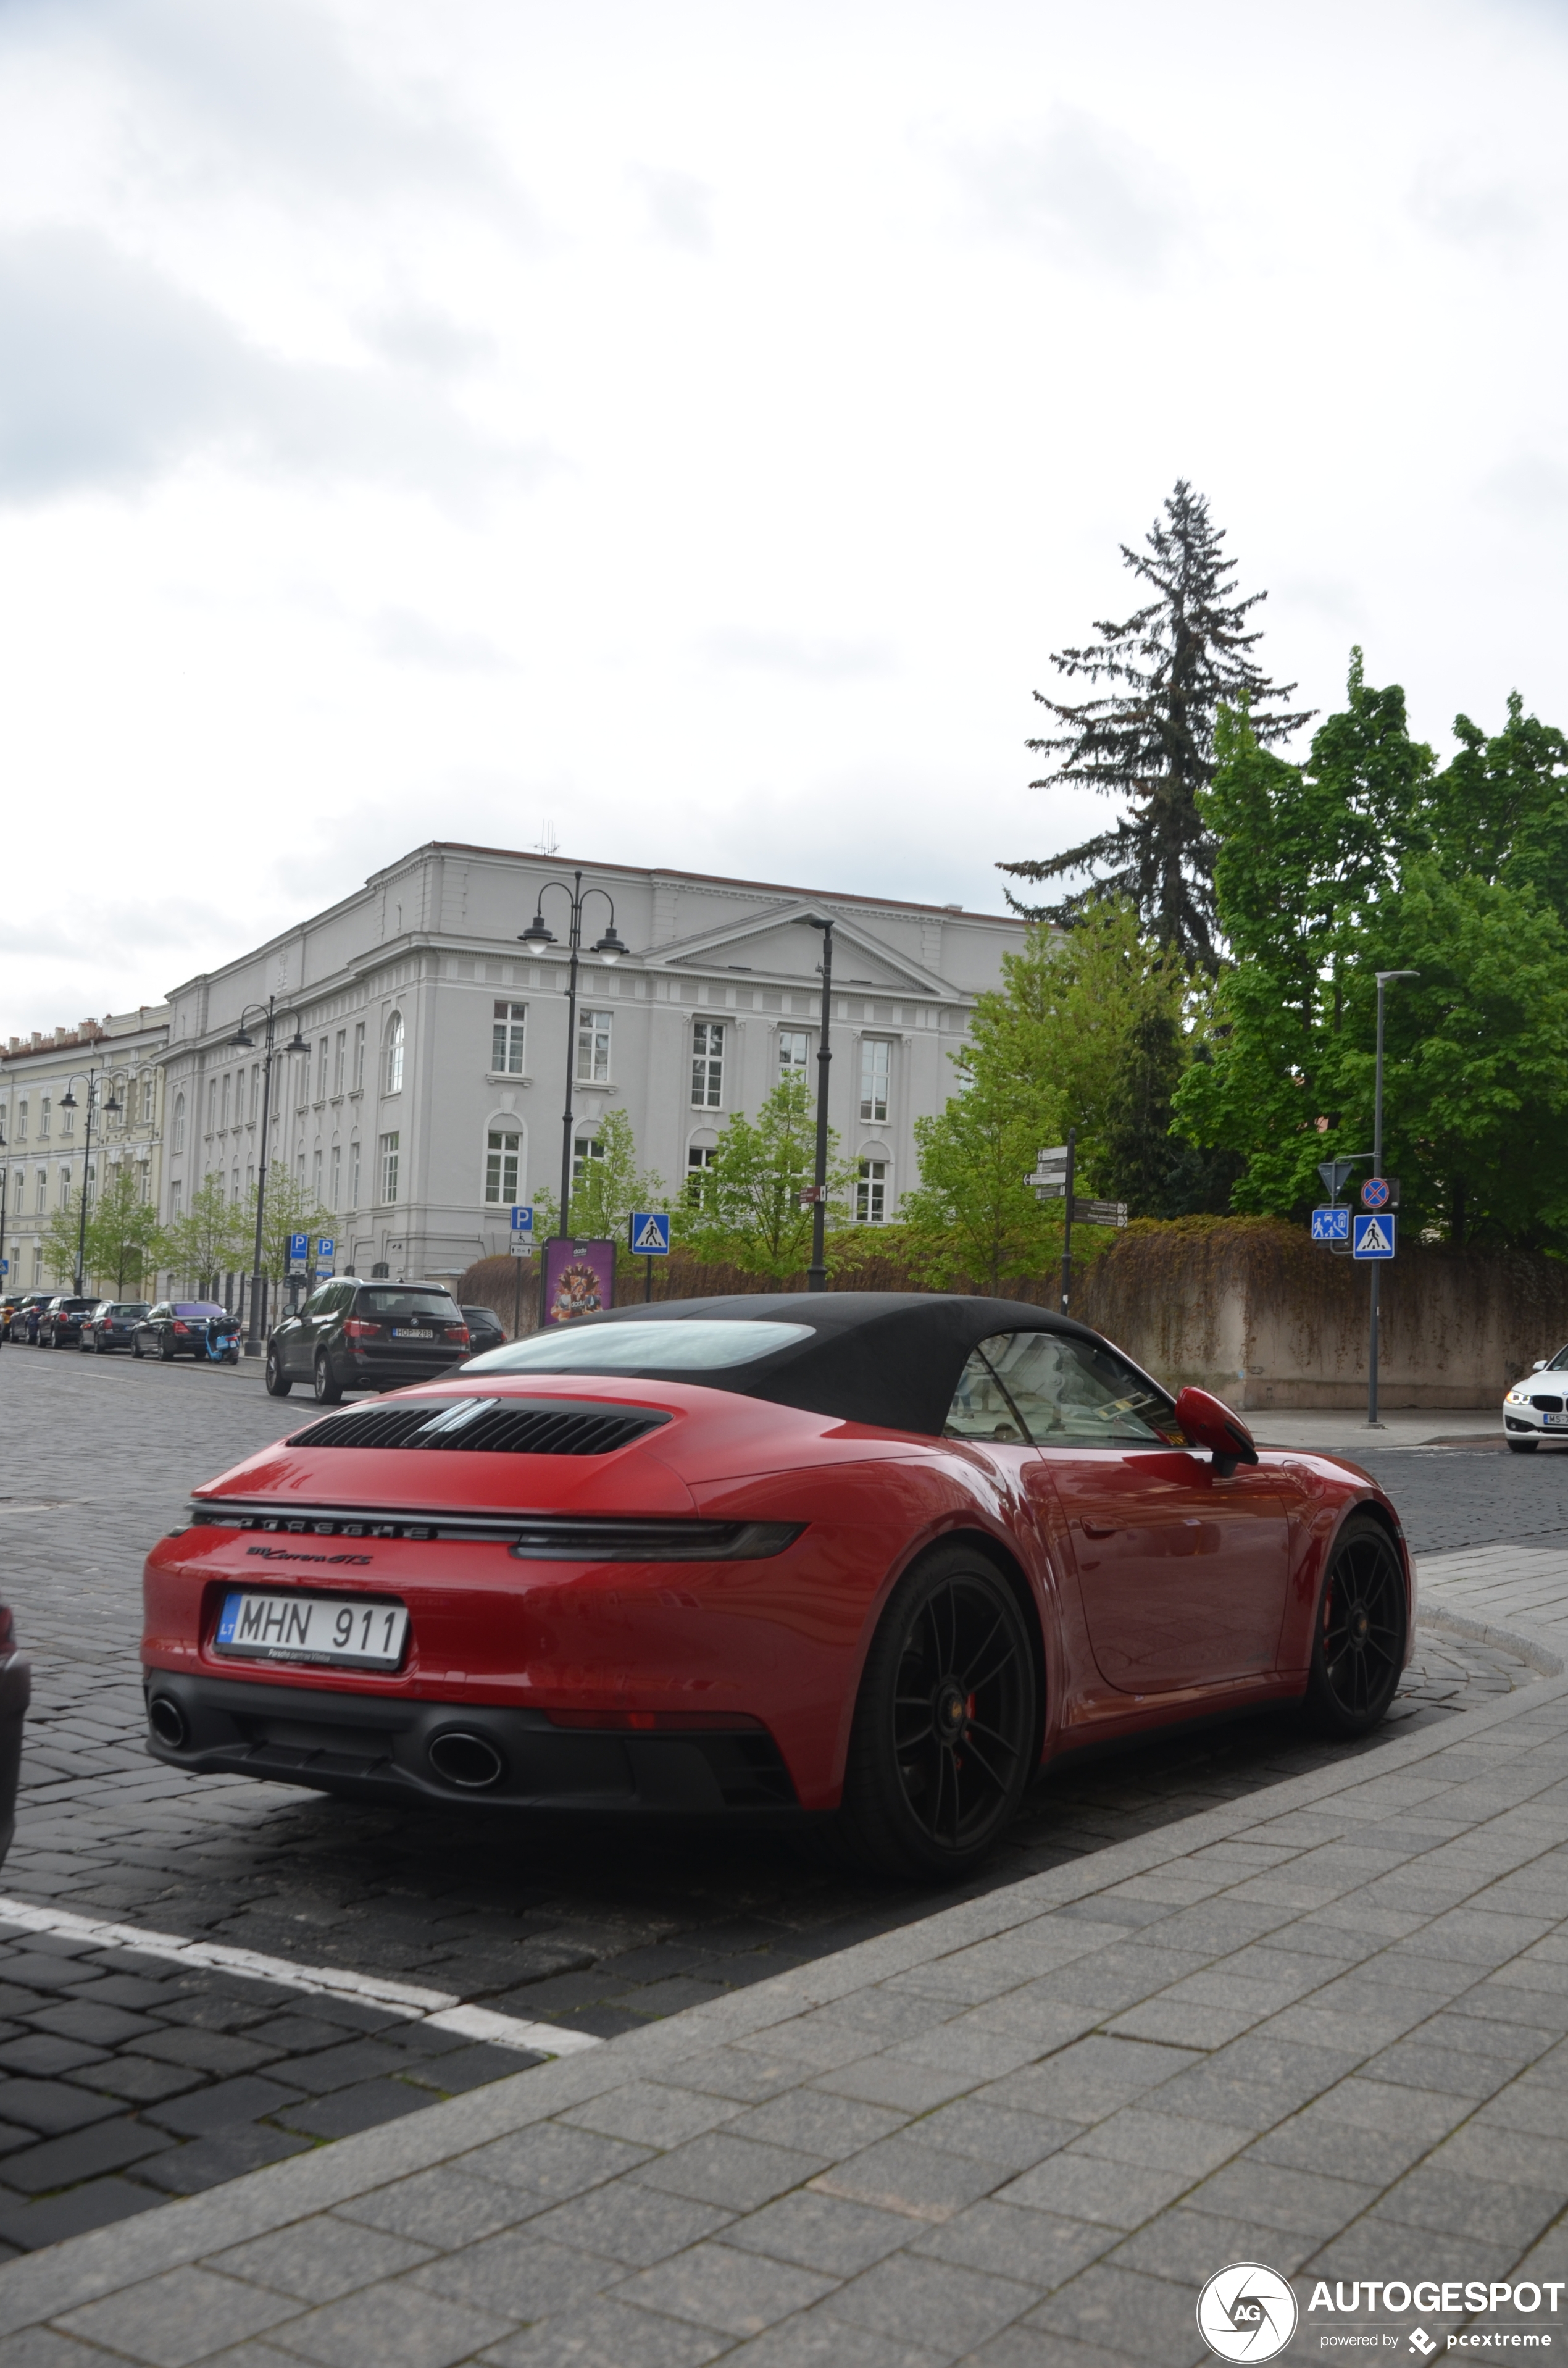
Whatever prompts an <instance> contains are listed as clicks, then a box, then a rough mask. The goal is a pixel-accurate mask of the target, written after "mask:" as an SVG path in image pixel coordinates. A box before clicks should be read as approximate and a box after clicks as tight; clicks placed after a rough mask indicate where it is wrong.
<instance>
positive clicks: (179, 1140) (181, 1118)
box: [169, 1094, 185, 1151]
mask: <svg viewBox="0 0 1568 2368" xmlns="http://www.w3.org/2000/svg"><path fill="white" fill-rule="evenodd" d="M169 1148H170V1149H171V1150H172V1151H183V1150H184V1149H185V1096H184V1095H183V1094H176V1096H175V1132H174V1140H173V1142H172V1143H171V1144H170V1146H169Z"/></svg>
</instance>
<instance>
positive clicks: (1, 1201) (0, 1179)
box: [0, 1119, 16, 1340]
mask: <svg viewBox="0 0 1568 2368" xmlns="http://www.w3.org/2000/svg"><path fill="white" fill-rule="evenodd" d="M5 1150H6V1121H5V1120H4V1119H0V1151H5ZM10 1190H11V1161H10V1156H9V1154H7V1155H6V1163H5V1165H4V1167H0V1256H3V1255H4V1253H5V1248H6V1201H7V1199H8V1197H9V1195H10ZM7 1280H9V1277H7ZM11 1288H12V1289H13V1290H15V1289H16V1285H15V1283H13V1284H12V1285H11ZM4 1338H6V1334H5V1333H4V1332H0V1340H3V1339H4Z"/></svg>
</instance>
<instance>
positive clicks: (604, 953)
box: [519, 871, 627, 1235]
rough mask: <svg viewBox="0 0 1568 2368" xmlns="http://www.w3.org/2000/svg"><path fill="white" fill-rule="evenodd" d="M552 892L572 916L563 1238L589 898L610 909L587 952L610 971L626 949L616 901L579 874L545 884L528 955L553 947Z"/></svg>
mask: <svg viewBox="0 0 1568 2368" xmlns="http://www.w3.org/2000/svg"><path fill="white" fill-rule="evenodd" d="M551 888H559V889H560V891H561V893H562V895H563V896H564V897H565V898H566V900H567V903H568V905H570V906H571V913H572V918H571V925H570V928H569V929H568V932H567V939H566V946H567V951H568V953H569V954H570V956H571V966H570V968H569V970H568V972H567V977H566V1110H565V1115H564V1116H563V1117H562V1121H561V1212H560V1216H559V1218H558V1220H557V1230H558V1231H559V1233H560V1234H562V1235H564V1234H565V1232H566V1229H567V1224H566V1221H567V1218H568V1215H569V1214H570V1212H571V1207H572V1121H573V1111H572V1076H573V1068H574V1062H575V1059H576V1052H577V963H578V959H579V956H580V954H581V951H582V944H583V907H584V905H585V904H586V903H587V901H588V899H589V897H590V896H602V897H603V898H604V900H605V903H606V904H607V905H608V906H609V926H608V928H607V929H606V931H605V933H604V935H603V937H602V938H601V939H599V941H598V943H597V945H596V946H594V947H592V948H590V951H591V952H593V953H596V954H597V956H598V958H599V960H600V961H601V962H605V963H607V964H608V965H610V966H612V967H613V965H614V964H615V963H616V962H619V960H620V957H621V955H622V954H623V953H625V952H626V951H627V949H626V947H625V946H623V945H622V944H621V942H620V939H619V938H618V937H617V936H616V934H615V899H614V897H613V896H612V895H611V894H610V893H609V891H608V888H585V887H584V885H583V875H582V873H581V871H574V873H573V874H572V885H571V887H570V888H568V886H567V885H566V882H565V881H564V880H547V881H546V882H545V883H544V886H543V887H542V888H541V889H540V892H539V894H538V896H537V898H536V899H535V903H534V916H533V919H532V920H531V921H530V922H529V923H528V928H526V929H525V930H524V931H523V933H522V936H521V939H519V943H520V944H522V945H525V946H527V948H528V951H529V953H530V954H542V953H543V951H544V950H545V948H546V946H552V945H553V944H554V943H555V932H554V931H553V929H548V928H546V927H545V923H544V900H545V896H546V894H547V893H548V891H549V890H550V889H551Z"/></svg>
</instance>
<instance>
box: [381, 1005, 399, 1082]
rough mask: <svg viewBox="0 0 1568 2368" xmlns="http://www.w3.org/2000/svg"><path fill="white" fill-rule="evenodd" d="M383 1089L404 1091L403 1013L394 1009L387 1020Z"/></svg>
mask: <svg viewBox="0 0 1568 2368" xmlns="http://www.w3.org/2000/svg"><path fill="white" fill-rule="evenodd" d="M381 1089H382V1091H383V1092H384V1093H389V1094H401V1093H402V1091H403V1014H402V1012H401V1011H394V1012H393V1013H392V1018H391V1019H389V1020H388V1021H387V1056H386V1062H385V1065H384V1069H383V1075H382V1087H381Z"/></svg>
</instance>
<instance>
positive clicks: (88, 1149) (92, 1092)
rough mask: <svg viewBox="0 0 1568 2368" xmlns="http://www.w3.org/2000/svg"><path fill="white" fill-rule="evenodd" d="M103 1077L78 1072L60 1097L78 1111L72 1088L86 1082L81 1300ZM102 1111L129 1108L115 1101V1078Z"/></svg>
mask: <svg viewBox="0 0 1568 2368" xmlns="http://www.w3.org/2000/svg"><path fill="white" fill-rule="evenodd" d="M102 1075H103V1072H102V1070H101V1069H78V1070H77V1071H76V1074H75V1076H71V1077H67V1079H66V1080H65V1091H64V1092H63V1093H62V1095H61V1097H60V1107H61V1109H62V1110H74V1109H75V1107H76V1097H75V1095H74V1093H73V1092H72V1090H71V1088H72V1087H73V1086H74V1085H75V1083H76V1081H77V1078H80V1079H82V1080H83V1082H84V1083H85V1086H86V1088H87V1127H86V1140H85V1144H84V1145H83V1149H82V1195H81V1210H80V1214H79V1216H78V1219H77V1224H76V1296H77V1298H78V1299H80V1298H81V1297H82V1296H83V1292H82V1278H83V1273H84V1270H85V1267H86V1263H87V1179H88V1178H89V1177H90V1176H91V1175H92V1172H93V1112H94V1110H97V1109H98V1108H99V1107H100V1104H99V1101H98V1084H99V1080H100V1079H101V1077H102ZM101 1107H102V1108H103V1109H104V1110H123V1109H124V1108H125V1104H124V1103H123V1102H121V1101H118V1100H117V1099H115V1093H114V1082H113V1080H112V1078H111V1079H110V1081H109V1091H108V1099H107V1100H105V1101H104V1102H103V1103H102V1105H101Z"/></svg>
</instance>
